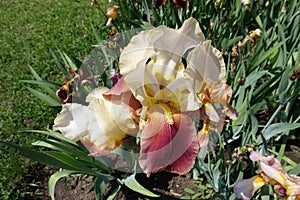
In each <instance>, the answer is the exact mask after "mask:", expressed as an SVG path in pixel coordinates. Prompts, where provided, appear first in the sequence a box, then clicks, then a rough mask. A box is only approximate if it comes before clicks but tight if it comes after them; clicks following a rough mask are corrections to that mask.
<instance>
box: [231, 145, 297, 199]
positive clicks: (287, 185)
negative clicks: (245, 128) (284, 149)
mask: <svg viewBox="0 0 300 200" xmlns="http://www.w3.org/2000/svg"><path fill="white" fill-rule="evenodd" d="M250 159H251V160H252V161H255V162H259V164H260V167H261V168H260V169H259V170H257V171H256V173H257V175H256V176H254V177H252V178H250V179H244V180H241V181H240V182H238V183H237V184H236V185H235V186H234V192H235V194H236V196H237V197H238V198H240V199H243V200H248V199H251V198H252V196H253V195H254V193H255V192H256V191H257V190H258V189H259V188H261V187H262V186H264V185H265V184H271V185H273V186H274V191H275V194H276V196H277V197H278V198H279V199H288V200H297V199H300V177H298V176H295V175H288V174H287V172H285V171H284V170H283V167H282V165H281V164H280V162H279V161H278V160H277V159H275V158H274V156H267V157H264V156H262V155H260V154H259V153H257V152H255V151H252V152H251V154H250Z"/></svg>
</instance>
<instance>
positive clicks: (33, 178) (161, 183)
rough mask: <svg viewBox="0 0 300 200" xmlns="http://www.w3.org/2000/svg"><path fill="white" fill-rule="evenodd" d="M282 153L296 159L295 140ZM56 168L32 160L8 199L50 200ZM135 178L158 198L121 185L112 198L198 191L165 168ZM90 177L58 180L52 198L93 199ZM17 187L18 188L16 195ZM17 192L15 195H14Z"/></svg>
mask: <svg viewBox="0 0 300 200" xmlns="http://www.w3.org/2000/svg"><path fill="white" fill-rule="evenodd" d="M288 149H289V150H288V151H286V152H285V155H286V156H288V157H289V158H290V159H292V160H294V161H295V162H296V163H300V158H299V152H300V148H299V144H297V145H290V146H289V148H288ZM57 170H58V169H57V168H53V167H49V166H46V165H42V164H35V165H33V166H32V167H31V169H29V170H28V172H27V173H26V175H25V177H24V178H23V180H22V181H21V182H20V183H19V184H18V185H17V186H16V188H15V192H13V193H12V195H11V199H22V200H23V199H24V200H27V199H28V200H29V199H30V200H48V199H49V200H50V199H51V198H50V197H49V194H48V180H49V178H50V176H51V175H52V174H53V173H55V172H56V171H57ZM137 180H138V182H139V183H140V184H141V185H143V186H144V187H145V188H147V189H149V190H150V191H153V192H154V193H156V194H159V195H161V197H160V198H149V197H146V196H143V195H141V194H139V193H136V192H134V191H132V190H130V189H129V188H127V187H125V186H122V187H121V189H120V190H119V192H118V193H117V195H116V197H115V199H116V200H151V199H161V200H175V199H180V197H182V196H185V195H187V194H186V192H185V191H184V188H190V189H192V190H194V191H199V188H198V187H197V185H196V184H195V182H194V180H193V178H192V177H191V174H187V175H181V176H180V175H175V174H171V173H166V172H159V173H156V174H152V175H151V176H150V177H149V178H148V177H147V176H146V175H145V174H138V175H137ZM94 181H95V179H94V177H92V176H86V175H85V176H84V175H83V176H70V177H68V178H63V179H61V180H59V181H58V183H57V185H56V188H55V199H56V200H67V199H68V200H95V199H96V197H95V191H94V188H93V187H94ZM115 186H116V182H114V181H111V182H110V183H109V184H108V185H107V187H106V190H105V193H104V199H107V197H108V196H109V195H108V194H109V192H110V189H112V188H114V187H115ZM18 191H20V193H19V194H21V195H17V193H18ZM16 195H17V196H16Z"/></svg>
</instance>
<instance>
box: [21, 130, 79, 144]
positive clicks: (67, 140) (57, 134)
mask: <svg viewBox="0 0 300 200" xmlns="http://www.w3.org/2000/svg"><path fill="white" fill-rule="evenodd" d="M24 132H25V133H26V132H29V133H41V134H45V135H48V136H51V137H53V138H56V139H58V140H62V141H65V142H67V143H70V144H72V145H74V146H78V144H77V143H76V142H73V141H72V140H70V139H69V138H66V137H65V136H63V135H62V134H61V133H58V132H56V131H52V130H48V131H42V130H25V131H24Z"/></svg>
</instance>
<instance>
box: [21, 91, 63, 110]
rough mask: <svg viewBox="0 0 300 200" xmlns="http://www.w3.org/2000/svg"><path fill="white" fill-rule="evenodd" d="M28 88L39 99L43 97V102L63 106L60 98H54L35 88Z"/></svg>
mask: <svg viewBox="0 0 300 200" xmlns="http://www.w3.org/2000/svg"><path fill="white" fill-rule="evenodd" d="M27 89H28V90H29V91H30V92H31V93H32V94H33V95H35V96H36V97H38V98H39V99H41V100H42V101H43V102H45V103H47V104H48V105H49V106H53V107H56V106H57V107H58V106H61V104H60V102H59V100H58V98H57V99H53V98H52V97H50V96H48V95H45V94H43V93H41V92H39V91H37V90H35V89H32V88H30V87H27Z"/></svg>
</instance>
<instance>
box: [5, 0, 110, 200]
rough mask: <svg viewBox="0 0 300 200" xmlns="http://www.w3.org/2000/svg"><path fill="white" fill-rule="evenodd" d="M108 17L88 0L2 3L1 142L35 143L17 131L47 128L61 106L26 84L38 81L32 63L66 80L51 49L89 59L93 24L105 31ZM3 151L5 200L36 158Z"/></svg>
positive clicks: (55, 78)
mask: <svg viewBox="0 0 300 200" xmlns="http://www.w3.org/2000/svg"><path fill="white" fill-rule="evenodd" d="M104 5H105V4H104ZM105 20H106V19H105V18H104V17H103V15H100V14H99V13H98V11H97V9H95V8H93V7H92V6H90V1H88V0H85V1H84V0H82V1H72V0H63V1H53V0H44V1H39V0H30V1H29V0H25V1H19V0H12V1H0V30H1V31H0V46H1V48H0V79H1V81H0V140H1V141H7V142H11V143H15V144H22V145H26V144H29V143H30V142H32V141H30V140H29V139H28V138H26V137H25V136H22V134H15V133H16V132H18V131H22V130H25V129H45V128H47V127H48V126H49V124H50V123H51V122H52V121H53V119H54V117H55V116H56V114H55V113H56V111H55V110H53V109H52V108H49V106H47V105H45V104H44V103H42V102H40V101H39V100H38V99H37V98H36V97H34V96H33V95H31V94H30V92H29V91H28V90H27V89H26V85H25V84H24V83H22V82H20V80H26V79H33V77H32V75H31V73H30V70H29V68H28V65H30V66H32V67H33V68H34V69H35V70H36V71H37V72H38V73H39V75H40V76H41V77H42V78H43V79H45V80H49V81H54V82H57V83H61V76H60V75H57V74H60V71H59V70H58V68H57V67H56V65H55V63H54V59H53V58H52V55H51V53H50V48H51V49H53V50H54V51H56V50H57V48H59V49H61V50H62V51H64V52H65V53H66V54H67V55H69V56H71V57H73V58H78V59H83V58H84V56H85V55H87V54H88V53H89V52H90V51H91V50H92V48H93V47H92V45H93V44H95V43H96V39H95V38H94V36H93V33H92V28H91V24H92V25H93V26H94V27H95V28H96V29H97V30H99V32H103V33H105V32H106V31H104V30H105V29H106V27H104V26H103V24H105ZM84 34H85V35H86V36H87V37H86V38H85V37H84ZM104 36H105V35H103V37H104ZM0 154H1V162H0V174H1V176H0V199H5V198H8V196H9V194H10V193H11V191H12V189H13V188H14V186H15V184H16V183H18V182H19V181H20V180H21V178H22V177H23V174H24V173H26V170H27V169H28V166H30V165H31V164H32V162H31V161H29V160H28V159H24V158H20V157H19V156H18V155H15V154H12V153H7V152H4V151H0ZM15 196H16V195H15Z"/></svg>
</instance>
